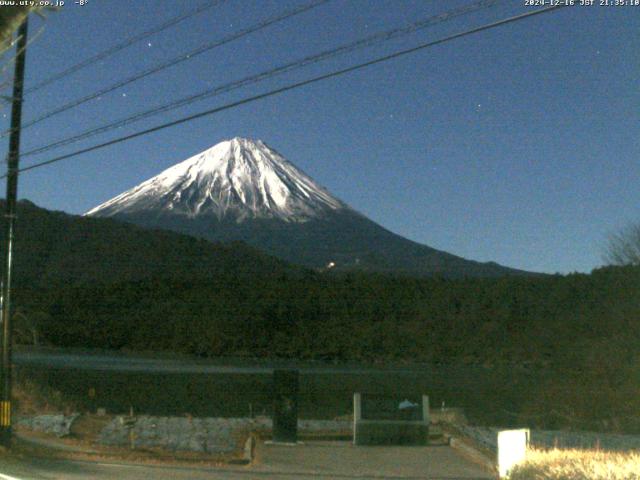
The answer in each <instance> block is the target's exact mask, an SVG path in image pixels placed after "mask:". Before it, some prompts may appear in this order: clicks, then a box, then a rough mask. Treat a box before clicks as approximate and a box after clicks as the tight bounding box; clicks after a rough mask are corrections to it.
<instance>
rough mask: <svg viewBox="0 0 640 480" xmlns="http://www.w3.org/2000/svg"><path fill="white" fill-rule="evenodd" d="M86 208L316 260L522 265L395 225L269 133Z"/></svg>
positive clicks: (326, 264)
mask: <svg viewBox="0 0 640 480" xmlns="http://www.w3.org/2000/svg"><path fill="white" fill-rule="evenodd" d="M85 215H88V216H95V217H112V218H115V219H118V220H122V221H125V222H130V223H133V224H137V225H140V226H143V227H148V228H160V229H168V230H174V231H178V232H181V233H186V234H189V235H193V236H196V237H201V238H205V239H207V240H211V241H223V242H224V241H237V240H240V241H244V242H246V243H248V244H250V245H252V246H254V247H257V248H259V249H262V250H264V251H266V252H268V253H270V254H272V255H275V256H276V257H279V258H282V259H284V260H287V261H289V262H292V263H296V264H301V265H305V266H308V267H313V268H318V269H326V268H332V269H336V270H366V271H384V272H396V273H404V274H411V275H420V276H424V275H433V274H441V275H443V276H447V277H462V276H474V277H478V276H479V277H484V276H487V277H489V276H491V277H492V276H501V275H509V274H512V275H518V274H520V275H522V274H528V272H524V271H520V270H515V269H510V268H507V267H503V266H500V265H498V264H496V263H494V262H488V263H480V262H475V261H472V260H466V259H464V258H461V257H457V256H455V255H452V254H449V253H446V252H443V251H439V250H436V249H433V248H431V247H428V246H426V245H421V244H419V243H416V242H413V241H411V240H408V239H406V238H403V237H401V236H399V235H396V234H394V233H392V232H390V231H388V230H386V229H385V228H383V227H381V226H380V225H378V224H377V223H375V222H373V221H372V220H369V219H368V218H367V217H365V216H364V215H362V214H361V213H359V212H357V211H355V210H354V209H352V208H351V207H349V206H348V205H347V204H345V203H344V202H342V201H341V200H339V199H337V198H335V197H334V196H333V195H331V194H330V193H329V192H328V191H327V190H326V189H324V188H323V187H321V186H319V185H318V184H317V183H316V182H314V181H313V179H311V177H309V176H308V175H306V174H305V173H303V172H302V171H301V170H300V169H298V168H297V167H295V166H294V165H293V164H291V163H290V162H289V161H287V160H286V159H285V158H284V157H283V156H282V155H280V154H279V153H278V152H277V151H275V150H274V149H273V148H271V147H269V146H267V145H266V144H265V143H264V142H262V141H260V140H255V141H254V140H249V139H245V138H233V139H231V140H227V141H223V142H221V143H218V144H217V145H215V146H213V147H211V148H209V149H208V150H205V151H204V152H201V153H199V154H197V155H195V156H193V157H191V158H188V159H187V160H185V161H183V162H181V163H178V164H176V165H174V166H173V167H170V168H168V169H167V170H165V171H163V172H161V173H160V174H159V175H157V176H155V177H153V178H150V179H149V180H147V181H145V182H143V183H141V184H140V185H138V186H136V187H134V188H132V189H130V190H127V191H125V192H123V193H121V194H120V195H118V196H116V197H114V198H113V199H111V200H108V201H107V202H105V203H103V204H101V205H98V206H97V207H95V208H93V209H92V210H90V211H88V212H87V213H86V214H85Z"/></svg>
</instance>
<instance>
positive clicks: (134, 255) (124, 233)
mask: <svg viewBox="0 0 640 480" xmlns="http://www.w3.org/2000/svg"><path fill="white" fill-rule="evenodd" d="M0 208H2V209H4V201H1V202H0ZM3 222H4V217H2V219H0V225H3ZM3 228H4V227H3ZM15 237H16V241H15V277H14V278H15V284H16V287H17V288H20V287H22V286H31V287H38V288H49V287H56V288H57V287H60V286H71V285H81V284H88V283H93V284H95V283H101V284H111V283H117V282H127V281H137V280H144V279H149V278H153V277H163V278H173V279H196V278H205V279H206V278H215V277H216V276H218V275H221V274H223V273H232V274H233V275H234V276H237V277H239V278H245V277H247V276H256V275H258V276H260V275H267V276H272V275H279V274H283V273H285V272H286V273H289V274H294V273H296V272H297V273H300V272H302V271H303V270H302V269H300V268H297V267H293V266H290V265H288V264H286V263H285V262H283V261H281V260H278V259H275V258H273V257H270V256H268V255H265V254H263V253H261V252H259V251H258V250H256V249H254V248H252V247H249V246H247V245H244V244H242V243H240V242H236V243H230V244H224V245H223V244H215V243H211V242H208V241H204V240H198V239H195V238H193V237H189V236H187V235H181V234H177V233H173V232H167V231H162V230H156V231H152V230H147V229H143V228H139V227H136V226H134V225H129V224H124V223H121V222H118V221H115V220H110V219H101V218H88V217H81V216H77V215H68V214H66V213H63V212H52V211H49V210H45V209H42V208H39V207H37V206H35V205H34V204H32V203H31V202H28V201H21V202H19V204H18V219H17V224H16V234H15Z"/></svg>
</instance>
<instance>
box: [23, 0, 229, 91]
mask: <svg viewBox="0 0 640 480" xmlns="http://www.w3.org/2000/svg"><path fill="white" fill-rule="evenodd" d="M225 1H226V0H209V1H207V2H206V3H204V4H203V5H201V6H200V7H198V8H196V9H194V10H192V11H190V12H187V13H185V14H182V15H178V16H177V17H173V18H171V19H169V20H167V21H166V22H164V23H162V24H160V25H158V26H156V27H154V28H152V29H151V30H147V31H145V32H142V33H139V34H138V35H134V36H132V37H129V38H127V39H125V40H124V41H122V42H120V43H118V44H116V45H113V46H112V47H110V48H107V49H106V50H103V51H102V52H99V53H97V54H96V55H94V56H92V57H89V58H87V59H85V60H83V61H81V62H78V63H76V64H75V65H72V66H71V67H69V68H67V69H65V70H63V71H61V72H59V73H56V74H54V75H51V76H50V77H48V78H45V79H44V80H41V81H40V82H38V83H36V84H35V85H33V86H31V87H29V88H27V89H25V94H30V93H33V92H35V91H37V90H40V89H41V88H44V87H46V86H48V85H50V84H52V83H54V82H57V81H58V80H61V79H63V78H65V77H68V76H69V75H72V74H74V73H76V72H77V71H79V70H82V69H83V68H85V67H88V66H89V65H93V64H94V63H97V62H99V61H100V60H104V59H105V58H108V57H110V56H111V55H114V54H115V53H118V52H119V51H121V50H124V49H125V48H127V47H130V46H131V45H133V44H135V43H137V42H140V41H142V40H144V39H145V38H148V37H151V36H153V35H155V34H157V33H160V32H162V31H164V30H167V29H168V28H171V27H173V26H174V25H177V24H179V23H180V22H183V21H184V20H188V19H189V18H192V17H195V16H196V15H199V14H200V13H202V12H204V11H206V10H208V9H210V8H212V7H215V6H218V5H220V4H222V3H224V2H225Z"/></svg>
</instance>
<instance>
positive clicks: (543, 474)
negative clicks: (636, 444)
mask: <svg viewBox="0 0 640 480" xmlns="http://www.w3.org/2000/svg"><path fill="white" fill-rule="evenodd" d="M509 478H510V479H511V480H543V479H544V480H547V479H549V480H633V479H636V480H638V479H640V453H635V452H629V453H622V452H606V451H602V450H557V449H556V450H535V449H532V450H530V451H529V452H528V453H527V460H526V462H525V463H523V464H521V465H518V466H516V467H514V469H513V470H512V472H511V475H510V477H509Z"/></svg>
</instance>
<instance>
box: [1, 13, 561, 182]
mask: <svg viewBox="0 0 640 480" xmlns="http://www.w3.org/2000/svg"><path fill="white" fill-rule="evenodd" d="M564 7H566V5H564V4H559V5H552V6H549V7H545V8H541V9H538V10H534V11H530V12H526V13H522V14H520V15H516V16H513V17H509V18H507V19H504V20H498V21H496V22H493V23H489V24H486V25H482V26H480V27H476V28H472V29H470V30H465V31H464V32H461V33H456V34H453V35H449V36H447V37H444V38H441V39H439V40H434V41H431V42H427V43H423V44H421V45H418V46H416V47H412V48H408V49H406V50H400V51H398V52H395V53H392V54H389V55H385V56H383V57H378V58H376V59H374V60H369V61H367V62H364V63H359V64H357V65H353V66H351V67H347V68H344V69H341V70H335V71H333V72H330V73H326V74H323V75H319V76H317V77H313V78H310V79H308V80H303V81H300V82H296V83H293V84H289V85H286V86H284V87H280V88H277V89H275V90H270V91H268V92H265V93H261V94H259V95H254V96H252V97H247V98H244V99H242V100H238V101H236V102H232V103H228V104H226V105H223V106H221V107H216V108H212V109H210V110H205V111H203V112H199V113H196V114H193V115H189V116H187V117H183V118H181V119H178V120H174V121H172V122H168V123H164V124H161V125H157V126H155V127H152V128H148V129H146V130H142V131H139V132H136V133H132V134H129V135H125V136H122V137H119V138H116V139H113V140H109V141H108V142H104V143H100V144H98V145H94V146H92V147H87V148H83V149H80V150H76V151H75V152H71V153H67V154H65V155H60V156H58V157H54V158H51V159H49V160H45V161H42V162H38V163H35V164H33V165H29V166H28V167H24V168H21V169H20V170H19V172H26V171H28V170H33V169H36V168H40V167H44V166H45V165H51V164H53V163H57V162H60V161H62V160H66V159H69V158H72V157H77V156H78V155H82V154H84V153H89V152H93V151H95V150H100V149H102V148H105V147H109V146H111V145H115V144H118V143H122V142H126V141H128V140H132V139H134V138H137V137H141V136H144V135H148V134H150V133H154V132H157V131H160V130H164V129H165V128H170V127H174V126H176V125H180V124H182V123H186V122H190V121H192V120H196V119H198V118H202V117H207V116H209V115H213V114H216V113H219V112H222V111H224V110H229V109H231V108H235V107H238V106H240V105H245V104H247V103H251V102H254V101H256V100H262V99H263V98H268V97H272V96H274V95H278V94H280V93H284V92H287V91H289V90H294V89H297V88H300V87H304V86H306V85H311V84H313V83H317V82H320V81H323V80H328V79H330V78H334V77H338V76H340V75H344V74H346V73H350V72H354V71H356V70H360V69H362V68H366V67H370V66H372V65H377V64H378V63H382V62H386V61H388V60H392V59H394V58H398V57H402V56H405V55H408V54H411V53H415V52H417V51H420V50H424V49H426V48H429V47H433V46H435V45H440V44H442V43H445V42H449V41H451V40H455V39H458V38H462V37H466V36H468V35H472V34H474V33H479V32H482V31H484V30H489V29H491V28H495V27H499V26H502V25H506V24H509V23H513V22H516V21H519V20H522V19H525V18H528V17H532V16H534V15H540V14H542V13H547V12H551V11H553V10H558V9H560V8H564ZM6 177H7V175H2V176H1V177H0V179H1V178H6Z"/></svg>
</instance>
